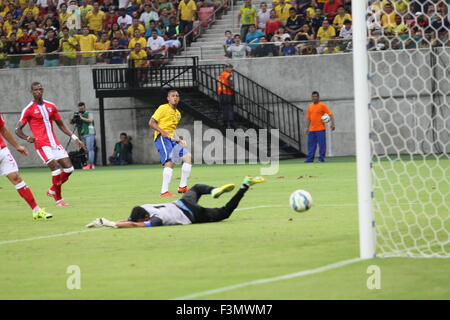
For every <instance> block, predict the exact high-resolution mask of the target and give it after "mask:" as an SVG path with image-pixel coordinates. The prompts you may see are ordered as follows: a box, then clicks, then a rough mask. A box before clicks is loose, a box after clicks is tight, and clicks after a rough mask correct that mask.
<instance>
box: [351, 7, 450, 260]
mask: <svg viewBox="0 0 450 320" xmlns="http://www.w3.org/2000/svg"><path fill="white" fill-rule="evenodd" d="M368 2H369V1H366V0H354V1H352V17H353V75H354V90H355V91H354V95H355V132H356V156H357V184H358V206H359V235H360V257H361V258H363V259H368V258H373V257H376V256H377V257H439V258H449V257H450V36H449V35H450V32H449V29H450V12H449V11H450V10H448V9H449V8H448V5H447V3H446V1H431V2H429V3H430V5H432V6H433V7H429V4H428V2H426V1H422V2H419V1H416V2H414V1H409V2H408V1H391V5H389V4H388V5H386V3H389V2H388V1H376V2H377V5H378V7H374V6H370V7H368V4H367V3H368ZM372 2H374V1H370V3H372ZM413 2H414V3H416V4H415V5H416V7H413V5H412V4H411V3H413ZM399 3H400V4H399ZM383 15H386V17H385V18H383V19H382V17H383ZM387 16H389V17H387ZM394 17H395V22H394ZM371 19H372V20H371ZM389 19H392V20H389ZM445 19H448V21H447V20H445ZM387 23H389V24H391V25H392V27H391V25H389V27H387V26H386V24H387Z"/></svg>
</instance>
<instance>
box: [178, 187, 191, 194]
mask: <svg viewBox="0 0 450 320" xmlns="http://www.w3.org/2000/svg"><path fill="white" fill-rule="evenodd" d="M188 190H189V188H188V186H186V187H183V188H182V187H178V193H185V192H186V191H188Z"/></svg>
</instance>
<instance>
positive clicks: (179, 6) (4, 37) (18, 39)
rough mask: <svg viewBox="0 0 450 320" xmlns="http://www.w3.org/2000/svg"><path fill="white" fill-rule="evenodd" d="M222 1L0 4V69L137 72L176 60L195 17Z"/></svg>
mask: <svg viewBox="0 0 450 320" xmlns="http://www.w3.org/2000/svg"><path fill="white" fill-rule="evenodd" d="M226 3H227V2H226V0H215V1H214V2H211V1H207V0H205V1H201V0H199V1H197V2H196V1H194V0H0V68H4V67H6V66H8V67H10V68H17V67H35V66H44V67H51V66H59V65H64V66H67V65H69V66H70V65H76V64H98V63H110V64H121V63H125V62H127V60H128V59H139V60H140V61H139V62H136V63H138V64H139V65H140V66H143V65H150V64H152V63H161V60H162V59H165V58H168V57H169V58H170V57H171V56H173V55H174V54H176V53H177V52H178V51H179V50H180V49H181V47H182V45H183V37H184V35H187V38H188V40H192V38H191V34H192V32H191V33H190V31H191V30H192V28H193V25H194V21H195V20H197V19H198V14H201V13H202V12H212V11H211V8H212V9H217V13H220V12H221V11H222V9H223V8H224V7H225V5H226Z"/></svg>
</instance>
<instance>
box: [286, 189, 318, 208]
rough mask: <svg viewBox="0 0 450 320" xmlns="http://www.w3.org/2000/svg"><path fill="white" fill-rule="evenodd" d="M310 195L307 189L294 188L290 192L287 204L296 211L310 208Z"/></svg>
mask: <svg viewBox="0 0 450 320" xmlns="http://www.w3.org/2000/svg"><path fill="white" fill-rule="evenodd" d="M312 202H313V200H312V197H311V195H310V194H309V192H308V191H305V190H296V191H294V192H293V193H292V194H291V197H290V198H289V204H290V205H291V208H292V209H294V210H295V211H297V212H303V211H306V210H308V209H309V208H311V206H312Z"/></svg>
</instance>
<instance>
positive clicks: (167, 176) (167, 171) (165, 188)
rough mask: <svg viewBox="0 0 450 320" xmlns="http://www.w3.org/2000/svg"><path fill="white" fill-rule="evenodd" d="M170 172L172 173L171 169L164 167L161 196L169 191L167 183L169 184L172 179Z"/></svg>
mask: <svg viewBox="0 0 450 320" xmlns="http://www.w3.org/2000/svg"><path fill="white" fill-rule="evenodd" d="M172 172H173V169H172V168H169V167H164V170H163V182H162V187H161V194H163V193H166V192H167V191H169V183H170V180H171V179H172Z"/></svg>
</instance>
